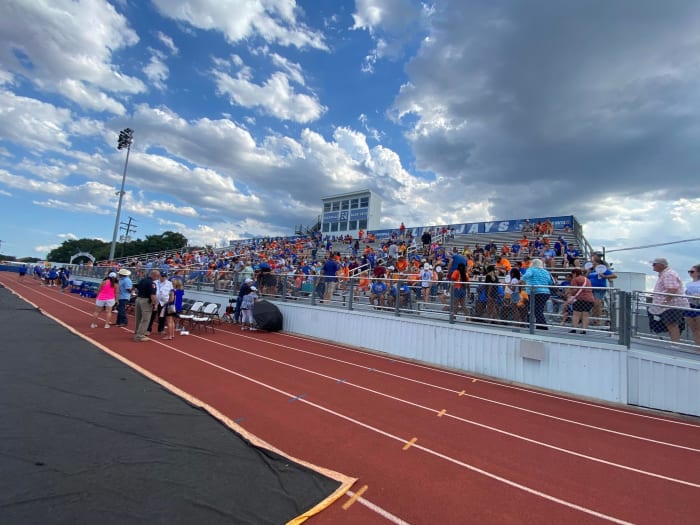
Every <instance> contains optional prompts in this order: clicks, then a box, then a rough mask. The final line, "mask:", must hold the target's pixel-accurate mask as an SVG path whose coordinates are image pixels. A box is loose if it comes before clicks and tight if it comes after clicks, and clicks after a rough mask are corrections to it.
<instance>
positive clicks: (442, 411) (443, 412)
mask: <svg viewBox="0 0 700 525" xmlns="http://www.w3.org/2000/svg"><path fill="white" fill-rule="evenodd" d="M446 412H447V410H445V409H444V408H443V409H442V410H440V412H438V415H437V416H438V417H442V416H444V415H445V413H446Z"/></svg>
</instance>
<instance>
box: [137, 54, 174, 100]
mask: <svg viewBox="0 0 700 525" xmlns="http://www.w3.org/2000/svg"><path fill="white" fill-rule="evenodd" d="M151 51H152V53H151V59H150V60H149V62H148V64H146V65H145V66H144V68H143V72H144V74H145V75H146V77H148V80H150V82H151V84H153V85H154V86H155V87H156V88H157V89H159V90H161V91H163V90H164V89H165V81H166V80H167V79H168V76H169V75H170V69H169V68H168V66H167V65H166V64H165V62H164V59H165V57H164V56H163V54H162V53H160V52H159V51H156V50H151Z"/></svg>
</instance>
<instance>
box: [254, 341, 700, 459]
mask: <svg viewBox="0 0 700 525" xmlns="http://www.w3.org/2000/svg"><path fill="white" fill-rule="evenodd" d="M241 335H243V334H241ZM243 337H250V336H246V335H243ZM253 339H255V338H253ZM264 342H265V343H266V344H269V345H272V346H279V347H281V348H285V349H287V350H293V351H295V352H300V353H303V354H308V355H312V356H314V357H322V358H325V359H328V360H330V361H335V362H338V363H342V364H346V365H349V366H353V367H355V368H361V369H365V370H366V369H367V365H360V364H357V363H353V362H352V361H344V360H342V359H339V358H336V357H329V356H324V355H323V354H316V353H314V352H311V351H308V350H303V349H301V348H296V347H293V346H289V345H285V344H282V343H275V342H273V341H268V340H265V341H264ZM372 371H373V373H378V374H384V375H387V376H389V377H393V378H397V379H401V380H404V381H408V382H411V383H416V384H420V385H424V386H428V387H430V388H435V389H437V390H443V391H446V392H450V393H455V394H461V392H460V391H457V390H454V389H451V388H446V387H443V386H440V385H435V384H432V383H427V382H425V381H420V380H418V379H413V378H410V377H405V376H401V375H398V374H393V373H391V372H385V371H383V370H380V369H378V368H373V369H372ZM460 397H470V398H472V399H478V400H479V401H484V402H486V403H492V404H494V405H499V406H503V407H506V408H510V409H513V410H519V411H521V412H526V413H528V414H534V415H537V416H541V417H546V418H549V419H553V420H556V421H561V422H563V423H569V424H572V425H578V426H581V427H585V428H590V429H593V430H597V431H600V432H607V433H610V434H615V435H617V436H622V437H626V438H630V439H637V440H640V441H646V442H648V443H654V444H656V445H663V446H667V447H673V448H678V449H681V450H688V451H690V452H700V449H698V448H693V447H688V446H685V445H678V444H676V443H669V442H667V441H660V440H657V439H652V438H648V437H644V436H638V435H636V434H629V433H627V432H621V431H619V430H613V429H610V428H606V427H599V426H597V425H591V424H589V423H583V422H581V421H575V420H573V419H567V418H564V417H560V416H555V415H552V414H547V413H546V412H539V411H537V410H532V409H529V408H525V407H520V406H517V405H513V404H510V403H504V402H502V401H496V400H494V399H489V398H487V397H482V396H477V395H475V394H468V393H466V392H465V393H464V394H463V395H461V396H460ZM698 430H700V427H698Z"/></svg>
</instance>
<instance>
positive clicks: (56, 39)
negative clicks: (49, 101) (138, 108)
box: [0, 0, 145, 114]
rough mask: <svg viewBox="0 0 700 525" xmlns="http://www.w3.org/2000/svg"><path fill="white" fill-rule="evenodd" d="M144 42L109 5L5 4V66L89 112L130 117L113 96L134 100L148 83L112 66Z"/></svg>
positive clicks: (0, 22) (0, 45)
mask: <svg viewBox="0 0 700 525" xmlns="http://www.w3.org/2000/svg"><path fill="white" fill-rule="evenodd" d="M137 42H138V36H137V35H136V33H135V32H134V31H133V30H132V29H131V28H130V27H129V26H128V23H127V21H126V19H125V18H124V17H123V16H122V15H121V14H119V13H117V11H116V10H115V9H114V7H113V6H112V5H111V4H110V3H109V2H107V1H105V0H90V1H86V2H73V1H70V0H52V1H48V0H37V1H35V2H23V1H21V0H7V1H4V2H1V3H0V62H1V63H2V64H3V65H4V67H5V68H6V69H7V70H9V72H10V73H11V74H14V75H16V76H21V77H23V78H27V79H30V80H31V82H33V83H34V84H35V86H36V87H37V88H39V89H40V90H44V91H50V92H58V93H60V94H62V95H63V96H65V97H67V98H68V99H70V100H72V101H73V102H75V103H77V104H79V105H80V106H81V107H84V108H86V109H92V110H97V111H107V112H111V113H116V114H123V113H124V111H125V110H124V106H123V105H122V104H121V103H119V102H118V101H117V100H115V99H114V98H113V97H112V96H110V95H108V94H107V92H112V93H125V94H134V93H141V92H143V91H144V89H145V86H144V85H143V83H142V82H141V81H140V80H139V79H137V78H135V77H131V76H129V75H125V74H124V73H123V72H121V71H120V70H119V68H118V67H117V66H116V65H114V63H113V62H112V54H113V52H114V51H116V50H119V49H122V48H125V47H129V46H133V45H134V44H136V43H137Z"/></svg>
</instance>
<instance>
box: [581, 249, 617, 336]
mask: <svg viewBox="0 0 700 525" xmlns="http://www.w3.org/2000/svg"><path fill="white" fill-rule="evenodd" d="M590 265H591V266H590V268H588V280H589V281H591V286H592V287H593V310H592V312H591V317H592V320H591V324H592V325H598V324H600V316H601V314H602V311H603V299H605V295H606V294H607V288H608V282H609V281H613V280H614V279H617V274H615V272H613V271H612V270H611V269H610V267H609V266H608V263H606V262H605V260H604V259H603V252H593V255H592V256H591V262H590ZM586 266H588V263H587V264H586Z"/></svg>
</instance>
